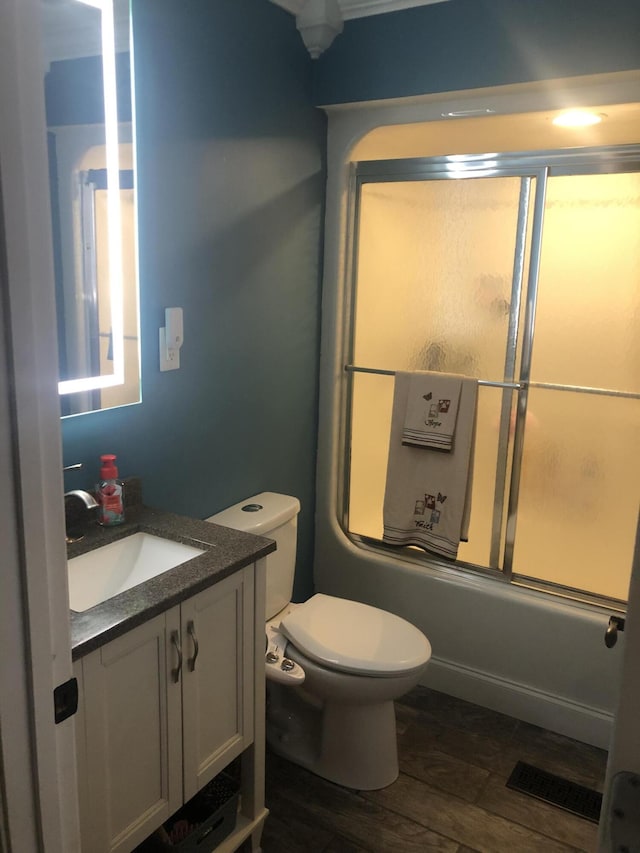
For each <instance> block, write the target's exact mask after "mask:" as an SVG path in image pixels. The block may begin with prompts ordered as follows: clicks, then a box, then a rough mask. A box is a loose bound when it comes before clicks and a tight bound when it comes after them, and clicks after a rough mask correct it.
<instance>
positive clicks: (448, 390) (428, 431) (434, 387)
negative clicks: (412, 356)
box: [402, 372, 464, 451]
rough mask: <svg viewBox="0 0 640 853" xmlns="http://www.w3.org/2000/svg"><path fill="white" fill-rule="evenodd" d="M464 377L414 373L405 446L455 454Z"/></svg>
mask: <svg viewBox="0 0 640 853" xmlns="http://www.w3.org/2000/svg"><path fill="white" fill-rule="evenodd" d="M463 379H464V376H457V375H455V374H451V373H425V372H419V373H412V374H411V375H410V379H409V393H408V399H407V410H406V414H405V419H404V428H403V430H402V443H403V444H412V445H415V446H416V447H432V448H433V449H434V450H444V451H451V450H452V449H453V436H454V433H455V429H456V419H457V416H458V405H459V402H460V391H461V390H462V380H463Z"/></svg>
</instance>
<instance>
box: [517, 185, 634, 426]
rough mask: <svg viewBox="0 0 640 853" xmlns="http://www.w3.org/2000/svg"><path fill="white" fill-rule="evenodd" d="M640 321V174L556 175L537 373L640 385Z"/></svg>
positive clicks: (544, 260)
mask: <svg viewBox="0 0 640 853" xmlns="http://www.w3.org/2000/svg"><path fill="white" fill-rule="evenodd" d="M639 323H640V174H638V173H631V174H608V175H572V176H566V177H565V176H562V177H552V178H550V179H549V182H548V185H547V202H546V208H545V218H544V231H543V238H542V255H541V264H540V278H539V285H538V307H537V311H536V330H535V343H534V347H533V357H532V364H531V380H532V381H533V382H549V383H556V384H561V385H579V386H590V387H597V388H608V389H618V390H625V391H636V392H637V391H640V335H638V325H639ZM602 405H603V404H602V402H601V401H598V400H594V401H593V409H594V413H595V412H596V411H598V410H600V411H602Z"/></svg>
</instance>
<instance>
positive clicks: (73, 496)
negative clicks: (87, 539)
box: [62, 462, 98, 542]
mask: <svg viewBox="0 0 640 853" xmlns="http://www.w3.org/2000/svg"><path fill="white" fill-rule="evenodd" d="M79 468H82V462H77V463H76V464H75V465H66V466H65V467H64V468H63V469H62V470H63V471H76V470H78V469H79ZM97 506H98V501H97V500H96V499H95V498H94V496H93V495H92V494H91V493H90V492H86V491H85V490H84V489H72V490H71V491H70V492H65V493H64V525H65V529H66V540H67V542H79V541H80V539H83V538H84V530H85V529H86V527H87V525H88V523H89V521H90V518H91V517H92V516H93V515H94V513H93V512H92V510H94V509H96V507H97Z"/></svg>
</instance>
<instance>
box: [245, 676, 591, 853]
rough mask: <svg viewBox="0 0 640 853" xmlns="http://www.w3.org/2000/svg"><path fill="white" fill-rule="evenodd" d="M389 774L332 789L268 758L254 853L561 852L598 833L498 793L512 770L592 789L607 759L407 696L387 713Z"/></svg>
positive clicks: (439, 701) (481, 713)
mask: <svg viewBox="0 0 640 853" xmlns="http://www.w3.org/2000/svg"><path fill="white" fill-rule="evenodd" d="M396 716H397V720H398V747H399V756H400V776H399V778H398V780H397V781H396V782H394V783H393V785H390V786H389V787H388V788H385V789H384V790H382V791H368V792H357V791H350V790H347V789H345V788H341V787H340V786H338V785H334V784H332V783H330V782H326V781H325V780H323V779H320V778H318V777H317V776H314V775H313V774H311V773H309V772H307V771H305V770H303V769H302V768H300V767H297V766H296V765H294V764H291V763H290V762H288V761H285V760H283V759H281V758H279V757H277V756H275V755H273V754H272V753H270V752H269V751H268V752H267V806H268V808H269V809H270V815H269V818H268V819H267V822H266V825H265V830H264V834H263V843H262V849H263V853H427V851H440V853H472V851H481V852H482V853H566V852H567V851H576V850H579V851H587V853H592V851H593V850H595V845H596V836H597V827H596V825H595V824H593V823H591V822H589V821H587V820H584V819H582V818H579V817H575V816H574V815H571V814H569V813H567V812H565V811H563V810H561V809H559V808H556V807H555V806H552V805H548V804H546V803H543V802H540V801H538V800H535V799H533V798H531V797H528V796H526V795H525V794H520V793H518V792H516V791H512V790H510V789H509V788H506V787H505V782H506V780H507V778H508V777H509V775H510V773H511V771H512V770H513V767H514V765H515V763H516V761H518V760H521V761H525V762H527V763H529V764H534V765H535V766H536V767H540V768H541V769H543V770H547V771H549V772H551V773H555V774H557V775H560V776H563V777H564V778H567V779H570V780H572V781H574V782H577V783H579V784H581V785H586V786H587V787H590V788H597V789H598V790H602V785H603V782H604V774H605V764H606V752H605V751H604V750H601V749H597V748H595V747H592V746H588V745H586V744H583V743H578V742H577V741H574V740H571V739H569V738H565V737H562V736H560V735H556V734H553V733H552V732H548V731H545V730H543V729H540V728H537V727H536V726H532V725H529V724H528V723H523V722H520V721H518V720H515V719H513V718H512V717H507V716H505V715H504V714H499V713H496V712H495V711H490V710H487V709H486V708H481V707H480V706H478V705H473V704H471V703H469V702H464V701H462V700H460V699H455V698H453V697H451V696H447V695H445V694H443V693H437V692H435V691H433V690H428V689H427V688H424V687H418V688H416V690H414V691H412V692H411V693H410V694H409V695H408V696H405V697H404V698H403V700H402V701H401V702H399V703H397V704H396Z"/></svg>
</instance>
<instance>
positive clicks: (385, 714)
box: [207, 492, 431, 790]
mask: <svg viewBox="0 0 640 853" xmlns="http://www.w3.org/2000/svg"><path fill="white" fill-rule="evenodd" d="M299 511H300V502H299V500H298V499H297V498H293V497H289V496H287V495H278V494H274V493H273V492H263V493H262V494H259V495H255V496H254V497H252V498H247V500H245V501H241V502H240V503H238V504H236V505H235V506H232V507H229V508H228V509H225V510H223V511H222V512H219V513H217V514H216V515H213V516H211V518H208V519H207V521H212V522H215V524H221V525H223V526H224V527H233V528H236V529H237V530H244V531H246V532H248V533H255V534H257V535H260V536H266V537H268V538H270V539H275V541H276V542H277V544H278V549H277V551H276V552H275V553H273V554H270V555H269V556H268V557H267V608H266V631H267V641H268V645H267V654H266V674H267V680H268V691H269V693H268V703H267V742H268V744H269V746H270V747H271V748H272V749H273V751H274V752H277V753H278V754H279V755H282V756H283V757H285V758H287V759H289V760H290V761H293V762H295V763H296V764H299V765H301V766H302V767H306V768H307V769H308V770H311V771H312V772H313V773H316V774H317V775H318V776H322V777H324V778H325V779H329V780H331V781H332V782H337V783H338V784H339V785H344V786H346V787H348V788H354V789H357V790H374V789H377V788H384V787H385V786H386V785H390V784H391V782H393V781H394V780H395V779H396V778H397V776H398V750H397V743H396V719H395V710H394V705H393V701H394V699H398V698H399V697H400V696H402V695H404V694H405V693H407V692H408V691H409V690H411V689H412V688H413V687H415V686H416V684H417V683H418V681H419V678H420V675H421V674H422V671H423V670H424V668H425V666H426V664H427V663H428V661H429V658H430V657H431V646H430V644H429V641H428V640H427V638H426V637H425V636H424V634H422V632H421V631H419V630H418V629H417V628H415V627H414V626H413V625H411V624H410V623H409V622H407V621H405V620H404V619H401V618H400V617H399V616H395V615H393V614H392V613H388V612H387V611H385V610H380V609H378V608H376V607H370V606H369V605H367V604H361V603H359V602H356V601H348V600H346V599H342V598H335V597H333V596H329V595H320V594H318V595H314V596H312V597H311V598H310V599H309V600H308V601H306V602H304V603H303V604H292V603H291V593H292V590H293V577H294V571H295V556H296V531H297V517H298V513H299Z"/></svg>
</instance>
